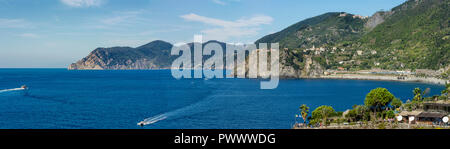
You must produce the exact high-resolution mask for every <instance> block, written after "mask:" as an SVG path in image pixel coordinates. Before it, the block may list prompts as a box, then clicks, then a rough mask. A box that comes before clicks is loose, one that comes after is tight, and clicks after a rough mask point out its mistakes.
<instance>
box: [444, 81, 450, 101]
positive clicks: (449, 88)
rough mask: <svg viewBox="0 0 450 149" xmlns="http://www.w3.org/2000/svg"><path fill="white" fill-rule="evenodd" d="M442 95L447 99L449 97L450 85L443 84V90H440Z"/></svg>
mask: <svg viewBox="0 0 450 149" xmlns="http://www.w3.org/2000/svg"><path fill="white" fill-rule="evenodd" d="M442 94H444V95H445V94H446V95H447V98H448V97H450V83H445V89H444V90H442Z"/></svg>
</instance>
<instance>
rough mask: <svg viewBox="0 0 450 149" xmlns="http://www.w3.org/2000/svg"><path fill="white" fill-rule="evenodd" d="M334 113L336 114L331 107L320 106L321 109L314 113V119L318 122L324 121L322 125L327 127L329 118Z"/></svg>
mask: <svg viewBox="0 0 450 149" xmlns="http://www.w3.org/2000/svg"><path fill="white" fill-rule="evenodd" d="M333 113H335V111H334V109H333V107H331V106H320V107H318V108H316V109H315V110H314V111H313V112H312V118H313V119H316V120H319V119H322V124H323V125H324V126H326V122H327V119H328V116H330V115H331V114H333Z"/></svg>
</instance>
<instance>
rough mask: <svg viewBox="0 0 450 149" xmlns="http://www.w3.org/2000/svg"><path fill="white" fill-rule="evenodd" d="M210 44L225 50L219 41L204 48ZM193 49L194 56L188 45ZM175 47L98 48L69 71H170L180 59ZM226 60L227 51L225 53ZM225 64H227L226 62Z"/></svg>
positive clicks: (160, 44) (164, 44) (157, 43)
mask: <svg viewBox="0 0 450 149" xmlns="http://www.w3.org/2000/svg"><path fill="white" fill-rule="evenodd" d="M209 43H218V44H219V45H220V46H222V48H223V49H225V43H223V42H219V41H208V42H205V43H203V46H205V45H206V44H209ZM188 45H189V47H190V48H191V55H192V56H193V54H194V51H193V49H194V48H193V46H194V44H193V43H189V44H188ZM172 47H173V45H172V44H170V43H168V42H165V41H161V40H156V41H153V42H150V43H148V44H146V45H143V46H140V47H137V48H131V47H112V48H97V49H95V50H94V51H92V52H91V53H90V54H89V55H88V56H86V57H85V58H83V59H81V60H79V61H78V62H76V63H73V64H71V65H70V66H69V67H68V69H69V70H145V69H170V68H171V66H172V62H173V61H174V60H175V59H176V58H177V57H179V56H178V55H175V56H172V55H171V54H170V51H171V49H172ZM223 54H224V60H225V51H223ZM210 57H211V55H209V56H203V61H205V60H206V59H209V58H210ZM224 64H225V62H224Z"/></svg>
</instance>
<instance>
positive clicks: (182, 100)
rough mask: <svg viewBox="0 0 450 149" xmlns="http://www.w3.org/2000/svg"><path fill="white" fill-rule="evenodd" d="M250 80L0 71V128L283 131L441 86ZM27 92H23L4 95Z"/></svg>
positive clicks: (162, 72)
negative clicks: (380, 93) (311, 118)
mask: <svg viewBox="0 0 450 149" xmlns="http://www.w3.org/2000/svg"><path fill="white" fill-rule="evenodd" d="M260 81H261V80H255V79H212V80H205V79H182V80H176V79H174V78H172V76H171V73H170V70H148V71H140V70H133V71H68V70H65V69H0V129H30V128H31V129H141V127H140V126H137V123H138V122H140V121H143V120H144V119H147V121H150V122H151V123H152V124H150V125H147V126H145V127H143V128H144V129H258V128H262V129H289V128H290V127H291V126H292V124H293V123H294V122H295V114H297V113H298V107H299V106H300V105H302V104H307V105H308V106H310V107H311V108H315V107H318V106H320V105H332V106H333V107H334V108H335V109H336V110H341V111H344V110H346V109H350V108H351V107H352V105H355V104H363V103H364V98H365V95H366V94H367V93H368V92H369V91H370V90H371V89H374V88H377V87H385V88H387V89H389V91H391V92H392V93H393V94H394V95H395V96H396V97H398V98H400V99H402V100H403V101H406V100H407V99H409V98H412V96H413V95H412V90H413V89H414V88H415V87H420V88H423V89H425V88H430V89H431V93H430V94H431V95H434V94H439V93H440V91H441V90H442V89H443V88H444V87H443V86H438V85H431V84H420V83H400V82H388V81H363V80H308V79H289V80H280V83H279V86H278V88H277V89H275V90H260V89H259V88H260V84H259V83H260ZM21 85H27V86H29V87H30V89H29V90H28V91H23V90H17V91H14V90H12V91H11V90H7V89H13V88H19V87H20V86H21Z"/></svg>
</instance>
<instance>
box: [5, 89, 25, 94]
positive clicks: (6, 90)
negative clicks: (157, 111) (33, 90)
mask: <svg viewBox="0 0 450 149" xmlns="http://www.w3.org/2000/svg"><path fill="white" fill-rule="evenodd" d="M21 90H25V89H24V88H13V89H5V90H0V93H4V92H11V91H21Z"/></svg>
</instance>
